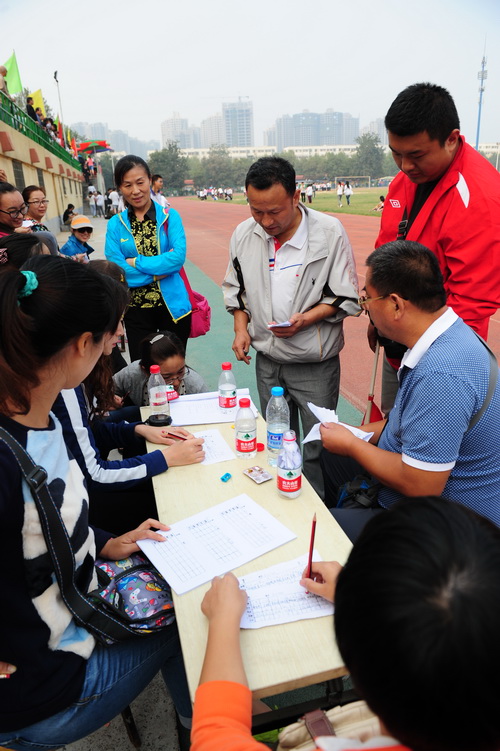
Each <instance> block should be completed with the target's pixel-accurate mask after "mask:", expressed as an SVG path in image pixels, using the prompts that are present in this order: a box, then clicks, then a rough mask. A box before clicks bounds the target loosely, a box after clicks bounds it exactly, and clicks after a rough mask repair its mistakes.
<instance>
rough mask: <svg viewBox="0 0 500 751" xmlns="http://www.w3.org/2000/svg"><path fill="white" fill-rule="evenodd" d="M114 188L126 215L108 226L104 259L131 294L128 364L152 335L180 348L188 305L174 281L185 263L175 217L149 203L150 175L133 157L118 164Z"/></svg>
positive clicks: (179, 222) (171, 211) (127, 318)
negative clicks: (170, 338)
mask: <svg viewBox="0 0 500 751" xmlns="http://www.w3.org/2000/svg"><path fill="white" fill-rule="evenodd" d="M115 185H116V186H117V188H118V189H119V190H120V191H121V194H122V196H123V199H124V201H125V205H126V209H125V211H122V212H121V213H120V214H115V216H112V217H111V219H110V220H109V222H108V228H107V232H106V246H105V254H106V258H107V259H108V260H109V261H114V262H115V263H117V264H118V265H119V266H120V267H121V268H122V269H123V271H124V273H125V278H126V280H127V284H128V286H129V287H130V291H131V299H130V306H129V308H128V310H127V313H126V315H125V328H126V330H127V338H128V346H129V351H130V359H131V360H132V361H134V360H138V359H139V357H140V342H141V341H142V340H143V339H144V337H145V336H147V335H148V334H149V333H150V332H152V331H153V332H154V331H162V330H164V329H167V330H168V331H173V332H174V334H177V336H178V337H179V339H180V340H181V341H182V343H183V344H184V348H185V347H186V344H187V340H188V337H189V333H190V329H191V303H190V302H189V296H188V293H187V291H186V287H185V285H184V282H183V280H182V278H181V276H180V275H179V271H180V270H181V268H182V266H183V265H184V261H185V259H186V235H185V233H184V227H183V226H182V220H181V217H180V215H179V213H178V212H177V211H176V210H175V209H171V208H170V209H167V208H164V207H163V206H160V204H158V203H155V202H154V201H153V200H152V198H151V172H150V170H149V167H148V165H147V164H146V162H145V161H144V159H141V158H140V157H138V156H133V155H132V154H129V155H128V156H124V157H122V158H121V159H119V160H118V162H117V163H116V167H115Z"/></svg>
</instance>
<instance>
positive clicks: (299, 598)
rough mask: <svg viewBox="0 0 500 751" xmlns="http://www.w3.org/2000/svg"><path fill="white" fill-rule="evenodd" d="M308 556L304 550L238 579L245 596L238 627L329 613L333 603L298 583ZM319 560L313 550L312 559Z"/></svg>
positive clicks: (264, 624) (297, 619)
mask: <svg viewBox="0 0 500 751" xmlns="http://www.w3.org/2000/svg"><path fill="white" fill-rule="evenodd" d="M308 558H309V555H308V554H307V553H305V554H304V555H301V556H300V557H299V558H295V559H294V560H292V561H286V562H285V563H278V564H277V565H276V566H270V567H269V568H265V569H263V570H262V571H256V572H255V573H253V574H247V575H246V576H241V577H240V578H239V582H240V589H244V590H245V591H246V593H247V595H248V601H247V607H246V610H245V612H244V613H243V617H242V619H241V623H240V625H241V628H262V627H263V626H276V625H277V624H278V623H291V622H292V621H302V620H306V619H307V618H322V617H323V616H325V615H333V612H334V607H333V603H331V602H328V601H327V600H324V599H323V598H322V597H319V596H318V595H313V594H311V593H309V594H307V593H306V590H305V589H304V587H301V586H300V584H299V581H300V579H301V578H302V572H303V571H304V569H305V567H306V566H307V561H308ZM321 560H322V558H321V556H320V555H319V553H318V552H317V551H316V550H314V551H313V561H321Z"/></svg>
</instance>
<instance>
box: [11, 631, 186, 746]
mask: <svg viewBox="0 0 500 751" xmlns="http://www.w3.org/2000/svg"><path fill="white" fill-rule="evenodd" d="M159 670H161V672H162V675H163V679H164V681H165V683H166V684H167V688H168V689H169V691H170V695H171V697H172V699H173V702H174V704H175V708H176V710H177V712H178V714H179V715H180V717H181V720H184V722H183V724H184V723H185V722H186V720H187V721H188V720H189V718H190V717H191V714H192V708H191V700H190V698H189V691H188V686H187V681H186V673H185V671H184V662H183V659H182V652H181V646H180V642H179V635H178V632H177V626H176V625H175V623H174V624H171V625H170V626H168V627H167V628H164V629H163V630H162V631H161V632H160V633H158V634H155V635H150V636H146V637H144V638H140V637H137V638H135V639H131V640H130V641H126V642H123V643H121V644H114V645H113V646H111V647H103V646H101V645H99V646H97V647H96V648H95V650H94V652H93V653H92V656H91V657H90V659H89V660H88V663H87V670H86V674H85V681H84V684H83V688H82V693H81V695H80V698H79V699H78V701H76V702H75V703H74V704H71V706H69V707H67V709H64V710H63V711H61V712H58V713H57V714H56V715H53V716H52V717H49V718H48V719H46V720H42V721H41V722H36V723H35V724H34V725H30V726H29V727H26V728H22V729H21V730H15V731H12V732H9V733H1V732H0V746H5V747H6V748H9V749H13V750H14V751H17V750H18V749H19V751H22V750H23V749H44V750H45V751H47V750H48V749H55V748H60V747H61V746H65V745H66V744H68V743H73V742H74V741H77V740H79V739H80V738H84V737H85V736H86V735H89V734H90V733H93V732H94V731H95V730H98V729H99V728H100V727H102V726H103V725H105V724H106V723H107V722H109V721H110V720H111V719H112V718H113V717H115V716H116V715H117V714H119V713H120V712H121V711H122V710H123V709H124V708H125V707H126V706H127V705H128V704H130V702H131V701H132V700H133V699H135V697H136V696H138V695H139V694H140V693H141V691H142V690H143V689H144V688H145V687H146V686H147V685H148V683H149V682H150V681H151V680H152V679H153V678H154V676H155V675H156V673H157V672H158V671H159ZM187 724H189V722H188V723H187Z"/></svg>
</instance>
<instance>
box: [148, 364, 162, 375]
mask: <svg viewBox="0 0 500 751" xmlns="http://www.w3.org/2000/svg"><path fill="white" fill-rule="evenodd" d="M149 372H150V373H151V374H152V375H156V374H157V373H159V372H160V366H159V365H151V367H150V368H149Z"/></svg>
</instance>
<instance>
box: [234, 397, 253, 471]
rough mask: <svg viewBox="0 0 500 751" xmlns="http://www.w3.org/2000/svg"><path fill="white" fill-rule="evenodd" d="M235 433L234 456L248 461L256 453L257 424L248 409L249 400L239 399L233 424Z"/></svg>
mask: <svg viewBox="0 0 500 751" xmlns="http://www.w3.org/2000/svg"><path fill="white" fill-rule="evenodd" d="M234 429H235V433H236V455H237V456H238V457H239V458H240V459H247V458H248V459H249V458H251V457H253V456H255V454H256V453H257V423H256V421H255V415H254V413H253V412H252V410H251V409H250V399H245V398H243V399H240V408H239V410H238V411H237V413H236V420H235V423H234Z"/></svg>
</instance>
